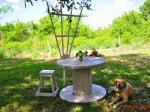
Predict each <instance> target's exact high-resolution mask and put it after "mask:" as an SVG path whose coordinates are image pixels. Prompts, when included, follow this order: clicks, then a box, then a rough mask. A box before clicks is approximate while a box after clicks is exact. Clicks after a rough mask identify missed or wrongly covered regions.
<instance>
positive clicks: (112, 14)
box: [0, 0, 146, 28]
mask: <svg viewBox="0 0 150 112" xmlns="http://www.w3.org/2000/svg"><path fill="white" fill-rule="evenodd" d="M144 1H146V0H92V9H93V11H84V12H83V13H84V14H86V15H88V17H87V18H84V19H83V22H84V23H86V24H88V25H89V26H91V27H93V28H98V27H107V26H108V25H110V24H111V23H112V21H113V20H114V18H116V17H118V16H121V15H122V14H123V13H124V12H128V11H130V10H136V11H138V9H139V6H141V5H143V3H144ZM7 4H8V5H11V6H12V7H13V8H14V11H13V12H9V13H7V14H1V15H0V24H5V23H6V22H11V21H17V20H18V21H21V22H28V21H37V20H38V19H40V18H41V17H43V16H45V15H47V13H46V4H45V3H44V2H38V3H36V4H35V5H34V6H33V7H32V6H31V5H28V6H27V8H25V7H24V0H0V8H1V7H2V6H4V5H7Z"/></svg>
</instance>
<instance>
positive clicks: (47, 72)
mask: <svg viewBox="0 0 150 112" xmlns="http://www.w3.org/2000/svg"><path fill="white" fill-rule="evenodd" d="M54 73H55V70H41V71H40V73H39V75H40V76H41V77H53V75H54Z"/></svg>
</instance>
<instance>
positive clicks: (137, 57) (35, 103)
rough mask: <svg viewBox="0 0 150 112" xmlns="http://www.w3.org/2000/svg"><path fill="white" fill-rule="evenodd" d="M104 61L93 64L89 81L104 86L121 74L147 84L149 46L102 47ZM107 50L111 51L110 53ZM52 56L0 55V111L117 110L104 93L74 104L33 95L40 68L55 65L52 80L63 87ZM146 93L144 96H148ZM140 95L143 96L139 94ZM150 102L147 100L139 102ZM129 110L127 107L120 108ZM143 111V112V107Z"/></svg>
mask: <svg viewBox="0 0 150 112" xmlns="http://www.w3.org/2000/svg"><path fill="white" fill-rule="evenodd" d="M103 52H104V53H105V59H106V63H105V64H104V65H103V66H100V67H97V68H94V69H93V71H92V73H93V83H96V84H100V85H102V86H104V87H105V88H108V87H110V86H112V85H113V80H114V79H116V78H124V79H126V80H127V81H128V82H130V83H131V84H132V85H133V86H134V87H135V88H136V87H138V88H139V87H142V88H147V87H149V85H150V48H147V49H139V50H138V49H136V50H122V51H121V50H111V52H110V51H103ZM110 54H111V55H110ZM55 62H56V60H44V59H43V60H33V59H29V58H24V59H20V58H19V59H18V58H4V59H0V112H113V111H114V112H117V111H121V110H119V109H117V110H113V109H111V108H109V106H108V103H109V102H110V99H109V98H108V97H105V98H103V99H102V100H98V101H97V102H93V103H87V104H74V103H68V102H66V101H63V100H61V99H60V98H59V96H57V97H55V98H47V97H36V96H35V92H36V89H37V86H38V81H39V75H38V73H39V71H40V70H41V69H55V70H56V80H57V82H58V85H59V87H60V89H62V88H63V78H62V68H61V67H60V66H58V65H56V64H55ZM67 78H68V84H71V83H72V77H71V70H69V69H68V72H67ZM140 97H142V96H139V97H132V98H131V99H130V101H129V104H132V103H133V102H134V101H135V102H134V103H133V104H141V102H140V101H139V99H140ZM148 98H150V97H148V96H147V97H145V99H148ZM141 99H143V98H141ZM142 103H143V104H144V103H145V104H150V102H144V101H143V102H142ZM122 111H124V112H125V111H127V112H128V111H129V110H122ZM143 112H146V111H144V110H143Z"/></svg>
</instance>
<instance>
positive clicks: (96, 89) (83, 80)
mask: <svg viewBox="0 0 150 112" xmlns="http://www.w3.org/2000/svg"><path fill="white" fill-rule="evenodd" d="M104 63H105V60H104V59H103V58H101V57H84V58H83V61H79V60H78V59H77V58H72V59H63V60H58V61H57V64H58V65H60V66H62V67H69V68H71V69H72V78H73V85H70V86H67V87H65V88H63V89H62V90H61V91H60V93H59V95H60V98H61V99H63V100H65V101H68V102H75V103H88V102H94V101H97V100H99V99H101V98H103V97H104V96H105V94H106V90H105V89H104V88H103V87H102V86H100V85H96V84H92V75H91V69H92V68H93V67H96V66H100V65H102V64H104Z"/></svg>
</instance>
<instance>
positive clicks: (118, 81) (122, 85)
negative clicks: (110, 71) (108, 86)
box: [114, 79, 126, 90]
mask: <svg viewBox="0 0 150 112" xmlns="http://www.w3.org/2000/svg"><path fill="white" fill-rule="evenodd" d="M114 83H115V86H116V87H117V88H118V90H121V89H124V88H126V81H125V80H124V79H116V80H115V81H114Z"/></svg>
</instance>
